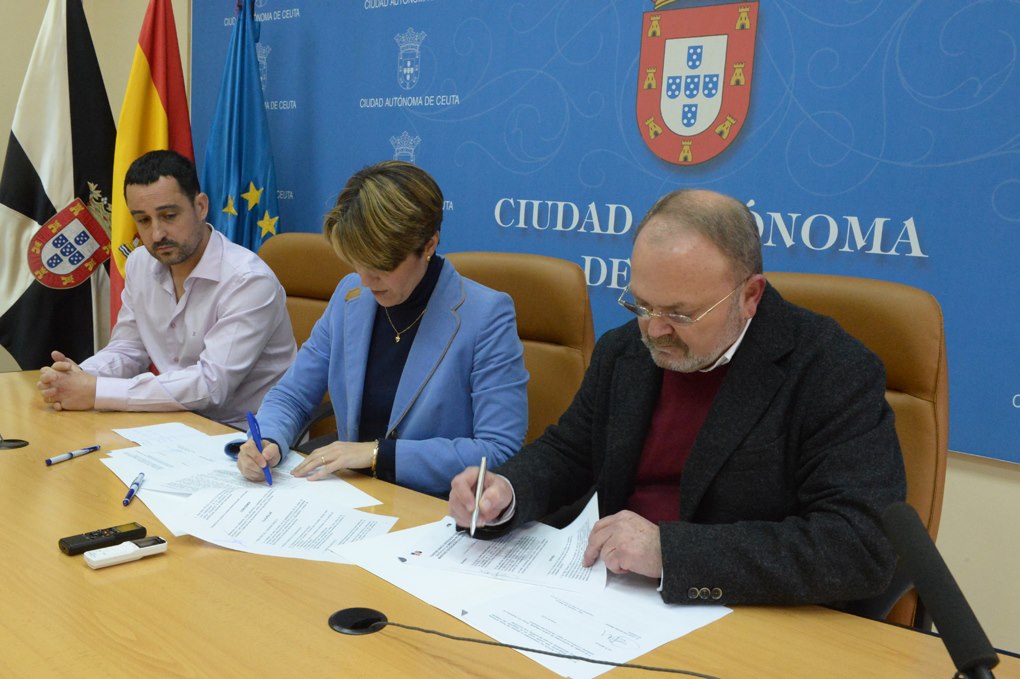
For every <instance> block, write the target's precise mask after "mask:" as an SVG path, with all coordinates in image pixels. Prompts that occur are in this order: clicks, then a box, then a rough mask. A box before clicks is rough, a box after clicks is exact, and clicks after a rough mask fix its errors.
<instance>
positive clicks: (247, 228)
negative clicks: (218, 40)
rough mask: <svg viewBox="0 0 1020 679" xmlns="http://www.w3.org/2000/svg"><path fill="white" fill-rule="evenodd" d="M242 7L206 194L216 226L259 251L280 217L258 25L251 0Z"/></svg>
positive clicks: (210, 147)
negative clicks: (257, 44)
mask: <svg viewBox="0 0 1020 679" xmlns="http://www.w3.org/2000/svg"><path fill="white" fill-rule="evenodd" d="M238 5H239V10H238V15H237V22H236V23H235V24H234V29H233V32H232V33H231V35H230V47H229V48H228V49H227V63H226V65H225V67H224V69H223V80H222V82H221V84H220V94H219V99H218V100H217V102H216V113H215V115H213V123H212V127H211V129H210V131H209V140H208V142H207V143H206V149H205V166H204V168H203V170H204V171H203V176H202V189H203V190H204V191H205V192H206V193H207V194H208V195H209V221H210V222H211V223H212V224H213V226H215V227H216V229H217V230H218V231H220V232H221V233H223V234H224V235H225V236H227V238H229V239H230V240H232V241H234V242H235V243H238V244H240V245H243V246H245V247H246V248H248V249H250V250H252V251H253V252H255V251H258V249H259V246H260V245H262V242H263V241H264V240H265V239H267V238H269V237H271V236H274V235H276V233H277V230H278V221H279V218H280V217H279V215H280V213H279V211H278V210H277V204H276V172H275V170H274V169H273V151H272V146H271V145H270V143H269V124H268V122H267V121H266V111H265V105H264V104H263V99H262V83H261V80H260V78H259V65H258V56H257V54H256V50H255V45H256V43H257V42H258V39H259V25H258V24H257V23H256V22H255V20H254V17H253V11H254V7H253V0H244V1H243V3H240V2H239V3H238Z"/></svg>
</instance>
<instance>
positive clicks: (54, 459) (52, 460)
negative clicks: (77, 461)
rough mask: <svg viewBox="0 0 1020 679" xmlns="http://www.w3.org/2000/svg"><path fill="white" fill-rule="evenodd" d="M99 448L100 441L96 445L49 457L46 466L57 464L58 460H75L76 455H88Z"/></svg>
mask: <svg viewBox="0 0 1020 679" xmlns="http://www.w3.org/2000/svg"><path fill="white" fill-rule="evenodd" d="M97 450H99V444H98V443H97V444H96V445H94V446H89V447H88V448H79V449H78V450H72V451H71V452H70V453H64V454H63V455H57V456H56V457H50V458H47V460H46V466H47V467H49V466H50V465H54V464H57V463H58V462H63V461H64V460H73V459H74V458H76V457H80V456H82V455H88V454H89V453H94V452H96V451H97Z"/></svg>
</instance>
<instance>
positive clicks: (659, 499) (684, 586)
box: [450, 190, 906, 605]
mask: <svg viewBox="0 0 1020 679" xmlns="http://www.w3.org/2000/svg"><path fill="white" fill-rule="evenodd" d="M620 303H621V304H622V305H623V306H624V307H626V308H627V309H628V310H630V311H631V312H633V313H634V314H635V315H636V316H637V319H635V320H632V321H631V322H629V323H627V324H625V325H623V326H621V327H619V328H616V329H614V330H611V331H609V332H607V333H606V334H605V335H604V336H603V337H602V338H601V339H600V340H599V343H598V345H597V346H596V348H595V352H594V355H593V357H592V362H591V366H590V367H589V369H588V371H587V373H586V374H585V378H584V381H583V383H582V385H581V388H580V390H579V391H578V393H577V396H576V397H575V398H574V401H573V403H572V404H571V405H570V407H569V408H568V409H567V411H566V412H565V413H564V415H563V417H562V418H561V419H560V421H559V423H558V424H556V425H554V426H552V427H550V428H549V429H548V430H547V431H546V432H545V434H543V436H542V437H540V438H539V439H538V440H536V441H535V442H534V443H532V444H531V445H529V446H526V447H525V448H524V449H523V450H521V451H520V452H519V453H518V454H517V455H516V456H514V457H513V458H511V459H510V460H509V461H508V462H506V463H505V464H503V465H502V466H500V467H498V468H496V469H494V470H493V473H491V474H488V475H487V476H486V478H485V488H484V494H483V496H482V501H481V507H480V512H479V519H478V523H479V525H483V526H486V528H485V531H486V532H487V533H488V534H489V535H493V534H499V533H500V532H503V531H506V530H508V529H510V528H513V527H515V526H519V525H521V524H523V523H525V522H528V521H532V520H535V519H539V518H542V517H544V516H546V515H548V514H549V513H550V512H553V511H555V510H557V509H559V508H561V507H564V506H566V505H569V504H571V503H573V502H576V501H577V500H578V499H579V498H583V497H584V495H585V494H586V493H587V492H589V491H590V490H591V489H592V488H594V489H595V491H597V493H598V499H599V512H600V516H601V517H602V518H601V519H600V520H599V521H598V523H596V525H595V527H594V528H593V530H592V533H591V536H590V538H589V542H588V548H587V551H586V552H585V555H584V562H585V565H589V566H590V565H591V564H592V563H594V561H595V560H596V559H598V558H601V559H602V560H603V561H604V562H605V564H606V566H607V567H608V568H609V569H610V570H611V571H613V572H616V573H621V572H633V573H639V574H642V575H645V576H648V577H651V578H661V591H662V597H663V599H664V600H665V601H666V602H668V603H683V602H689V603H698V602H709V603H721V604H740V603H743V604H806V603H828V604H836V605H841V604H845V603H847V602H852V601H853V600H858V599H864V598H867V597H871V596H874V595H876V594H878V593H880V592H882V591H883V590H884V589H885V588H886V587H887V586H888V584H889V582H890V579H891V577H892V573H893V568H894V565H895V557H894V555H893V552H892V549H891V547H890V546H889V545H888V544H887V542H886V539H885V537H884V536H883V534H882V530H881V527H880V516H881V514H882V511H883V510H884V509H885V508H886V507H887V506H888V505H889V504H890V503H892V502H896V501H899V500H902V499H903V498H904V497H905V493H906V481H905V476H904V469H903V459H902V455H901V453H900V448H899V442H898V440H897V438H896V431H895V429H894V426H893V414H892V411H891V409H890V408H889V405H888V404H887V403H886V401H885V371H884V368H883V366H882V363H881V361H880V360H879V359H878V358H877V357H876V356H875V355H874V354H872V353H871V352H870V351H868V350H867V349H866V348H865V347H864V346H863V345H862V344H861V343H860V342H858V341H857V340H856V339H854V338H852V337H850V336H849V335H847V334H846V333H845V332H844V331H843V330H842V329H841V328H840V327H839V325H838V324H836V322H835V321H833V320H832V319H830V318H827V317H824V316H819V315H817V314H814V313H812V312H810V311H807V310H806V309H802V308H800V307H797V306H794V305H792V304H789V303H788V302H786V301H785V300H783V298H782V297H781V296H780V295H779V293H778V292H777V291H776V290H775V289H774V288H772V287H771V286H770V285H769V284H768V283H767V282H766V280H765V278H764V276H763V275H762V262H761V242H760V237H759V233H758V230H757V226H756V224H755V221H754V218H753V216H752V215H751V213H750V212H749V210H748V209H747V208H746V206H744V205H743V204H742V203H740V202H739V201H736V200H734V199H732V198H729V197H726V196H722V195H720V194H717V193H713V192H710V191H703V190H681V191H677V192H674V193H672V194H669V195H667V196H665V197H663V198H662V199H660V200H659V201H658V202H657V203H656V205H655V206H654V207H653V208H652V209H651V210H650V211H649V213H648V214H647V215H646V216H645V218H644V219H643V220H642V222H641V224H640V225H639V226H638V229H637V235H636V236H635V241H634V249H633V253H632V257H631V285H630V286H629V289H628V290H625V291H624V295H623V296H621V298H620ZM477 478H478V470H477V468H470V469H467V470H466V471H464V472H463V473H461V474H460V475H458V476H457V477H456V478H455V479H454V480H453V483H452V487H451V493H450V511H451V514H452V515H453V516H454V518H456V519H457V522H458V523H459V524H460V525H467V524H468V523H469V522H470V517H471V512H472V509H473V507H474V487H475V484H476V481H477ZM851 605H852V604H851Z"/></svg>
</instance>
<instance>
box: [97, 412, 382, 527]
mask: <svg viewBox="0 0 1020 679" xmlns="http://www.w3.org/2000/svg"><path fill="white" fill-rule="evenodd" d="M121 433H122V435H125V436H128V437H129V438H132V439H140V440H142V441H144V443H143V444H142V445H139V446H137V447H135V448H123V449H120V450H114V451H111V452H110V454H109V457H107V458H104V459H103V460H102V462H103V464H105V465H106V466H107V467H108V468H109V469H110V471H112V472H113V473H114V474H116V475H117V478H119V479H120V480H121V481H122V482H123V483H124V485H125V486H127V485H128V484H130V483H131V481H132V480H133V479H134V478H135V476H137V475H138V473H139V472H144V473H145V482H144V483H143V484H142V487H141V489H140V490H139V491H138V494H137V495H136V498H137V500H141V501H142V502H144V503H145V505H146V506H147V507H148V508H149V509H150V510H151V511H152V513H153V514H155V515H156V516H157V517H158V518H159V520H160V521H162V522H163V524H164V525H165V526H166V527H167V529H168V530H170V532H172V533H173V534H174V535H176V536H180V535H184V534H186V533H187V529H186V527H185V521H186V519H187V517H188V514H187V511H188V510H187V507H186V499H187V496H188V495H190V494H192V493H195V492H198V491H199V490H202V489H204V488H215V489H219V490H223V489H238V490H253V491H258V492H269V490H270V488H269V486H267V485H266V484H265V483H262V482H258V483H253V482H251V481H248V480H246V479H245V478H244V477H243V476H241V473H240V472H239V471H238V470H237V464H236V462H235V461H234V460H233V459H232V458H230V457H228V456H227V455H226V454H225V453H224V452H223V446H224V445H225V444H226V443H227V442H229V441H232V440H237V439H238V438H239V437H238V433H233V434H221V435H218V436H208V435H206V434H203V433H202V432H199V431H197V430H195V429H192V428H191V427H187V426H185V425H182V424H179V423H171V424H165V425H154V426H152V427H138V428H136V429H133V430H121ZM241 437H242V438H243V435H241ZM303 459H304V458H302V457H301V456H300V455H289V456H288V457H287V459H285V460H284V461H283V462H282V463H281V464H280V465H279V466H278V467H276V468H274V469H273V475H274V476H273V488H276V489H286V488H292V489H294V490H296V491H298V492H300V493H302V494H303V496H304V497H306V498H308V499H311V498H315V499H316V501H321V502H323V503H326V504H327V505H329V506H332V507H369V506H373V505H377V504H380V503H379V500H377V499H375V498H374V497H372V496H371V495H369V494H368V493H365V492H364V491H362V490H359V489H358V488H356V487H355V486H354V485H352V484H350V483H348V482H347V481H344V480H343V479H341V478H339V477H337V476H330V477H328V478H325V479H322V480H321V481H308V480H307V479H304V478H296V477H293V476H291V475H290V471H291V470H292V469H293V468H294V467H296V466H297V465H298V464H300V463H301V461H302V460H303Z"/></svg>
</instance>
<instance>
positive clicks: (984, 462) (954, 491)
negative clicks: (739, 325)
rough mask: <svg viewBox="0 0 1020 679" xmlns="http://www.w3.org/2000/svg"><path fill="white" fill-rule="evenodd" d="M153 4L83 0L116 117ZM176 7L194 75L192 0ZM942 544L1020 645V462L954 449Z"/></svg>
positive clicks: (21, 18) (996, 634) (27, 35)
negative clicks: (985, 457)
mask: <svg viewBox="0 0 1020 679" xmlns="http://www.w3.org/2000/svg"><path fill="white" fill-rule="evenodd" d="M147 4H148V3H146V2H144V1H143V0H84V6H85V12H86V15H87V16H88V19H89V25H90V29H91V32H92V40H93V42H94V43H95V45H96V50H97V53H98V55H99V61H100V65H101V67H102V69H103V77H104V79H105V82H106V89H107V92H108V94H109V97H110V106H111V108H112V109H113V115H114V119H115V120H116V119H117V117H118V116H119V115H120V107H121V104H122V102H123V98H124V88H125V87H126V86H127V78H128V73H129V72H130V70H131V60H132V58H133V56H134V46H135V44H137V40H138V31H139V28H140V27H141V23H142V18H143V17H144V15H145V8H146V5H147ZM173 6H174V13H175V16H176V21H177V32H178V39H179V40H180V43H181V59H182V61H183V64H184V73H185V77H186V78H187V75H188V74H189V73H190V63H191V30H190V27H191V5H190V3H189V2H188V1H187V0H173ZM44 10H45V3H44V2H42V1H41V0H31V1H26V0H0V16H3V17H4V20H3V21H2V22H0V45H4V52H5V58H4V59H2V60H0V131H2V132H0V157H3V154H6V151H7V138H8V134H9V132H10V125H11V120H12V119H13V117H14V107H15V104H16V103H17V97H18V92H19V91H20V89H21V81H22V79H23V78H24V75H25V68H26V67H27V66H28V59H29V56H30V55H31V52H32V46H33V45H34V43H35V36H36V33H37V32H38V30H39V24H40V22H41V20H42V16H43V12H44ZM938 546H939V549H940V550H941V551H942V554H943V556H944V557H945V560H946V562H947V563H948V565H949V568H950V569H951V570H952V571H953V573H954V574H955V575H956V577H957V579H958V580H959V582H960V587H961V588H962V589H963V592H964V594H966V596H967V597H968V599H969V600H970V602H971V604H972V605H973V607H974V610H975V611H976V613H977V616H978V619H979V620H980V621H981V623H982V625H983V626H984V628H985V631H986V632H987V633H988V635H989V637H991V640H992V643H993V644H995V645H996V646H999V647H1002V648H1007V649H1011V650H1017V651H1020V465H1014V464H1009V463H1005V462H999V461H996V460H988V459H983V458H978V457H973V456H970V455H960V454H956V453H953V454H951V456H950V459H949V465H948V472H947V478H946V496H945V503H944V506H943V510H942V527H941V530H940V533H939V539H938Z"/></svg>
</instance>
